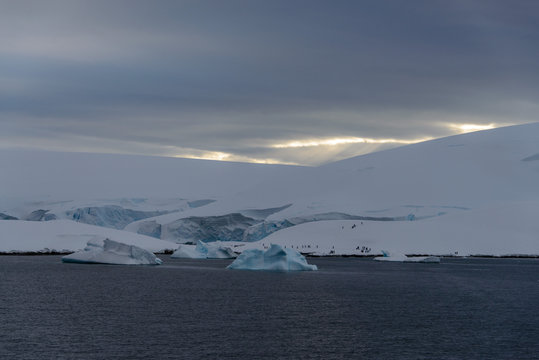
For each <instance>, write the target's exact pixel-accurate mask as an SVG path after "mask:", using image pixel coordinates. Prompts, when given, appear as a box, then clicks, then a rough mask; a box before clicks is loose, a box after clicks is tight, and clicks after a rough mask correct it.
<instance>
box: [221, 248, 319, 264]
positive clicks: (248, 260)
mask: <svg viewBox="0 0 539 360" xmlns="http://www.w3.org/2000/svg"><path fill="white" fill-rule="evenodd" d="M228 269H235V270H273V271H312V270H318V268H317V267H316V265H310V264H308V263H307V260H306V259H305V257H304V256H303V255H301V254H300V253H299V252H298V251H297V250H294V249H288V248H287V249H283V248H282V247H281V246H279V245H276V244H272V245H271V247H270V248H269V249H267V250H266V251H264V250H260V249H249V250H245V251H244V252H242V253H241V255H240V256H238V258H237V259H236V260H234V262H233V263H232V264H230V265H229V266H228Z"/></svg>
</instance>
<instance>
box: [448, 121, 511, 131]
mask: <svg viewBox="0 0 539 360" xmlns="http://www.w3.org/2000/svg"><path fill="white" fill-rule="evenodd" d="M499 126H500V125H496V124H494V123H491V124H486V125H482V124H449V127H450V128H451V129H453V130H458V131H459V132H461V133H467V132H472V131H481V130H490V129H494V128H496V127H499Z"/></svg>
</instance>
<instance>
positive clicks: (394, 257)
mask: <svg viewBox="0 0 539 360" xmlns="http://www.w3.org/2000/svg"><path fill="white" fill-rule="evenodd" d="M382 255H383V256H378V257H375V258H374V260H375V261H397V262H419V263H439V262H440V258H439V257H437V256H406V255H404V254H390V253H389V252H388V251H382Z"/></svg>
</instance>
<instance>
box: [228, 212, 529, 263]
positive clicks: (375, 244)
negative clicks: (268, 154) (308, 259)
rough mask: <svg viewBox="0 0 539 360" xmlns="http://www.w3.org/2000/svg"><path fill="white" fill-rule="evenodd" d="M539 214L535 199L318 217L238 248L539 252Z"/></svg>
mask: <svg viewBox="0 0 539 360" xmlns="http://www.w3.org/2000/svg"><path fill="white" fill-rule="evenodd" d="M538 217H539V202H521V203H509V204H505V203H504V204H496V205H491V206H489V207H486V208H479V209H474V210H470V211H467V212H461V213H455V214H450V215H446V216H440V217H435V218H431V219H426V220H421V221H392V222H380V221H359V222H358V221H353V220H344V221H339V220H334V221H319V222H311V223H306V224H302V225H298V226H294V227H291V228H288V229H284V230H281V231H278V232H276V233H274V234H272V235H270V236H268V237H267V238H265V239H263V240H261V241H259V242H256V243H249V244H245V245H244V246H242V247H241V248H242V250H245V249H251V248H258V249H262V248H264V247H267V246H269V244H279V245H281V246H283V247H286V248H294V249H297V250H298V251H300V252H302V253H310V254H313V255H382V251H384V250H388V251H389V252H390V253H403V254H407V255H412V254H425V255H444V256H455V255H458V256H469V255H489V256H514V255H539V221H537V220H538ZM235 250H236V251H237V250H238V249H237V248H236V249H235Z"/></svg>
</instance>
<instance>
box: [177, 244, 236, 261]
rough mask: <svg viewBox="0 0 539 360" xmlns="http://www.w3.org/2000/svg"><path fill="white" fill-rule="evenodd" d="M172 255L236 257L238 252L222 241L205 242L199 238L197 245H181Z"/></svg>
mask: <svg viewBox="0 0 539 360" xmlns="http://www.w3.org/2000/svg"><path fill="white" fill-rule="evenodd" d="M170 257H172V258H188V259H234V258H235V257H236V254H235V253H234V251H232V249H231V248H229V247H228V246H223V245H222V244H221V242H213V243H203V242H202V241H200V240H199V241H198V243H197V245H196V246H195V245H184V244H182V245H180V246H179V247H178V249H176V251H174V253H173V254H172V255H171V256H170Z"/></svg>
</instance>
